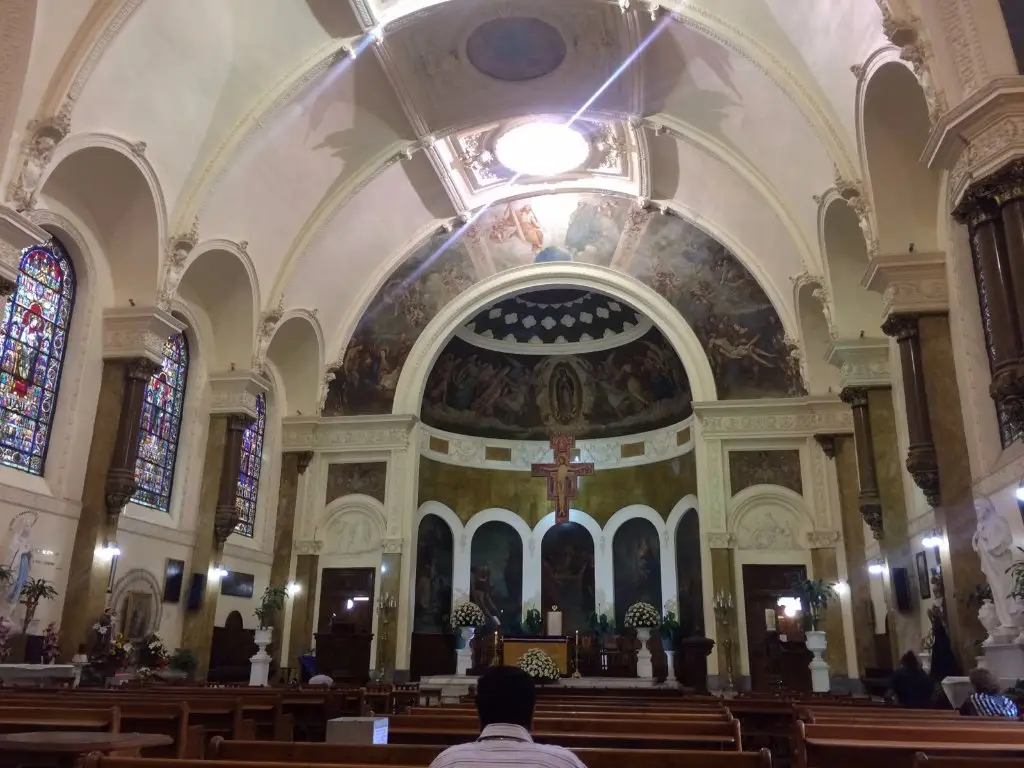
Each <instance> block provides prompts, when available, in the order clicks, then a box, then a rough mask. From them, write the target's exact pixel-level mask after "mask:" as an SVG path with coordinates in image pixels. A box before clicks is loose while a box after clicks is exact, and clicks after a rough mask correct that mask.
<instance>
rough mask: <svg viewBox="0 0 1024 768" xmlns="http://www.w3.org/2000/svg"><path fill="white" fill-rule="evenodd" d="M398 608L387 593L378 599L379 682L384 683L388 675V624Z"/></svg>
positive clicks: (396, 603) (377, 676) (395, 601)
mask: <svg viewBox="0 0 1024 768" xmlns="http://www.w3.org/2000/svg"><path fill="white" fill-rule="evenodd" d="M396 607H398V601H397V600H396V599H395V598H394V596H393V595H390V594H388V593H387V592H383V593H381V596H380V597H378V598H377V630H378V631H377V635H378V637H377V664H376V666H377V675H376V679H377V682H378V683H380V682H383V681H384V678H385V676H386V675H387V644H388V624H389V623H390V621H391V614H392V613H394V611H395V608H396Z"/></svg>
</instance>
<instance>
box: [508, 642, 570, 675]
mask: <svg viewBox="0 0 1024 768" xmlns="http://www.w3.org/2000/svg"><path fill="white" fill-rule="evenodd" d="M516 666H517V667H519V668H520V669H521V670H523V672H525V673H526V674H528V675H529V676H530V677H532V678H534V679H536V680H557V679H558V678H559V677H561V675H560V674H559V672H558V666H557V665H556V664H555V662H554V660H553V659H552V658H551V657H550V656H548V655H547V654H546V653H544V651H542V650H540V648H531V649H530V650H528V651H527V652H526V653H524V654H523V655H522V656H520V657H519V661H518V663H517V664H516Z"/></svg>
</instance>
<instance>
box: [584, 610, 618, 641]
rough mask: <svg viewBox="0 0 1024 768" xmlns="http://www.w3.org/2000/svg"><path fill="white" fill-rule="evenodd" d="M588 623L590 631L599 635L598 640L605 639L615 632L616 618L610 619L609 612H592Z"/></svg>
mask: <svg viewBox="0 0 1024 768" xmlns="http://www.w3.org/2000/svg"><path fill="white" fill-rule="evenodd" d="M587 624H588V626H589V627H590V631H591V632H593V633H594V634H595V635H597V638H598V640H604V639H605V638H606V637H608V636H609V635H614V634H615V619H609V618H608V614H607V613H602V614H600V615H598V614H597V613H596V612H594V613H591V614H590V618H589V619H587Z"/></svg>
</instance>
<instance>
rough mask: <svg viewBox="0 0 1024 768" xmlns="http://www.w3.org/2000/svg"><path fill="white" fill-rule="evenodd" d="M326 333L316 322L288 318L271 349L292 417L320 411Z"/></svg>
mask: <svg viewBox="0 0 1024 768" xmlns="http://www.w3.org/2000/svg"><path fill="white" fill-rule="evenodd" d="M323 354H324V353H323V333H322V330H321V328H320V324H319V323H318V322H317V320H316V318H315V317H313V316H309V315H306V314H295V315H292V316H291V317H285V319H284V320H283V321H282V322H281V324H280V325H278V326H277V329H276V330H275V331H274V337H273V339H271V341H270V346H269V347H268V348H267V360H268V361H269V362H270V363H271V364H273V365H274V366H276V367H277V369H278V371H280V380H281V382H282V383H283V390H284V393H285V399H286V400H287V403H288V411H287V413H288V415H290V416H296V415H301V416H310V415H313V414H315V413H316V412H317V409H318V408H319V407H320V380H321V378H322V377H323V362H322V361H323Z"/></svg>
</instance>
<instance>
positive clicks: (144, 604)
mask: <svg viewBox="0 0 1024 768" xmlns="http://www.w3.org/2000/svg"><path fill="white" fill-rule="evenodd" d="M152 622H153V595H151V594H150V593H149V592H129V593H128V597H126V598H125V601H124V619H123V623H122V624H121V632H122V633H124V636H125V637H126V638H127V639H129V640H132V641H134V640H141V639H142V638H144V637H145V636H146V635H148V634H149V633H150V631H151V628H150V625H151V624H152Z"/></svg>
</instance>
